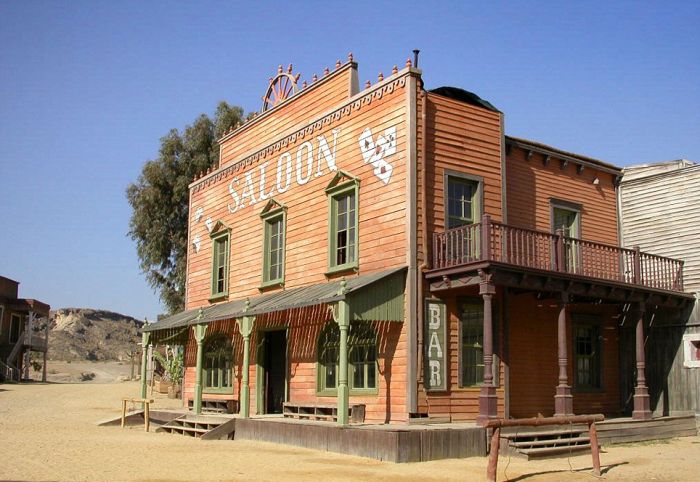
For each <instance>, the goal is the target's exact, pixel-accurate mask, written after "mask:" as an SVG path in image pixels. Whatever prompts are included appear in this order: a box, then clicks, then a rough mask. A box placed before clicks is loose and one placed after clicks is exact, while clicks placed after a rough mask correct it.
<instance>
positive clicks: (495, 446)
mask: <svg viewBox="0 0 700 482" xmlns="http://www.w3.org/2000/svg"><path fill="white" fill-rule="evenodd" d="M500 446H501V427H496V428H494V429H493V434H492V435H491V447H490V448H489V465H488V466H487V467H486V480H487V481H488V482H496V477H497V475H498V474H497V472H498V451H499V449H500Z"/></svg>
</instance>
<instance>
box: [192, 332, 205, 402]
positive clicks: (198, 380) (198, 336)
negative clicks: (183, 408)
mask: <svg viewBox="0 0 700 482" xmlns="http://www.w3.org/2000/svg"><path fill="white" fill-rule="evenodd" d="M192 330H193V331H194V339H195V341H196V342H197V366H196V369H195V381H194V403H193V404H192V405H193V407H192V408H193V409H194V413H196V414H197V415H199V414H200V413H202V365H203V362H204V347H203V346H202V342H204V336H205V334H206V332H207V325H203V324H198V325H194V326H193V327H192Z"/></svg>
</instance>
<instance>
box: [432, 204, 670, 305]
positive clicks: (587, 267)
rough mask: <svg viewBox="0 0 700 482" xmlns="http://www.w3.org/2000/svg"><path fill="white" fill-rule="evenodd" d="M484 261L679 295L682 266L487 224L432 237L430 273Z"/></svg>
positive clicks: (633, 252)
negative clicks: (433, 270)
mask: <svg viewBox="0 0 700 482" xmlns="http://www.w3.org/2000/svg"><path fill="white" fill-rule="evenodd" d="M484 261H494V262H498V263H503V264H510V265H514V266H519V267H523V268H532V269H538V270H544V271H556V272H560V273H568V274H574V275H578V276H583V277H587V278H596V279H602V280H608V281H615V282H619V283H627V284H634V285H641V286H646V287H649V288H656V289H662V290H667V291H680V292H682V291H683V261H681V260H677V259H671V258H665V257H663V256H656V255H653V254H649V253H643V252H641V251H640V250H639V249H638V248H635V249H627V248H621V247H619V246H612V245H609V244H603V243H595V242H592V241H586V240H583V239H578V238H571V237H568V236H565V235H564V233H563V232H562V231H561V230H559V231H557V232H556V233H555V234H552V233H548V232H544V231H535V230H532V229H523V228H516V227H513V226H509V225H507V224H503V223H498V222H494V221H491V219H490V217H489V216H488V215H485V216H483V217H482V219H481V222H480V223H476V224H471V225H466V226H461V227H459V228H454V229H448V230H447V231H445V232H442V233H435V234H433V267H434V268H435V269H444V268H451V267H457V266H463V265H468V264H473V263H479V262H484Z"/></svg>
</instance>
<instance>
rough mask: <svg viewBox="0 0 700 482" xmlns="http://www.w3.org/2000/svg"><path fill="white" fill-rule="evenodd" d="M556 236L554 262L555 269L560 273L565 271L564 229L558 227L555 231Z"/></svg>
mask: <svg viewBox="0 0 700 482" xmlns="http://www.w3.org/2000/svg"><path fill="white" fill-rule="evenodd" d="M554 234H555V236H556V262H555V265H556V266H555V269H556V270H557V271H559V272H560V273H563V272H565V271H566V255H565V250H564V230H563V229H561V228H559V229H557V230H556V231H555V233H554Z"/></svg>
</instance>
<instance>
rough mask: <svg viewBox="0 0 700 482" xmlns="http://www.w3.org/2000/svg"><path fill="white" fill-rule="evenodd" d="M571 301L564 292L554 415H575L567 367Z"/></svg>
mask: <svg viewBox="0 0 700 482" xmlns="http://www.w3.org/2000/svg"><path fill="white" fill-rule="evenodd" d="M568 302H569V294H568V293H566V292H563V293H562V294H561V301H560V302H559V319H558V321H557V348H558V349H557V351H558V364H559V384H558V385H557V391H556V395H554V416H555V417H563V416H566V415H573V413H574V402H573V396H572V395H571V386H570V385H569V376H568V374H567V367H568V364H569V357H568V354H567V351H568V350H567V346H568V343H567V336H566V325H567V323H566V305H567V304H568Z"/></svg>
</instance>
